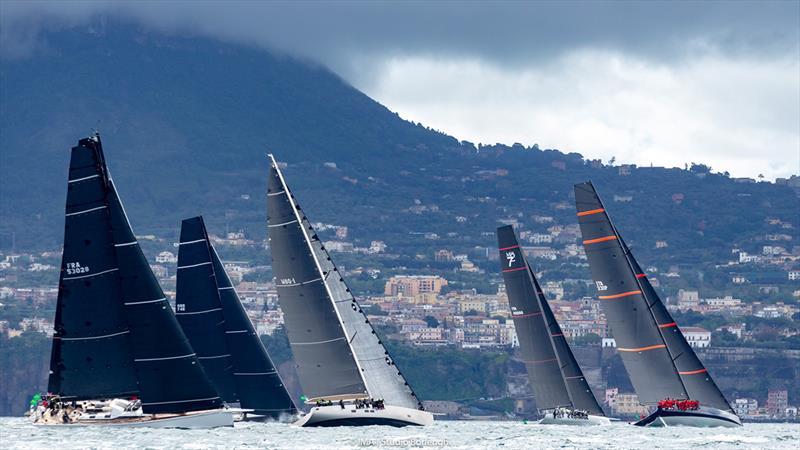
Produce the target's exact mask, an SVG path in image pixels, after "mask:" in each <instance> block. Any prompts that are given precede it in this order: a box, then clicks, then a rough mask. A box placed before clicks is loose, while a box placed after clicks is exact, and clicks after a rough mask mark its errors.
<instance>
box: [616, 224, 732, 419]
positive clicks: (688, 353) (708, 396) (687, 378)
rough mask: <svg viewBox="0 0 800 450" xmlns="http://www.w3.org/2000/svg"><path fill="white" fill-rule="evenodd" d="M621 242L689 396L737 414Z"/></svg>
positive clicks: (702, 403)
mask: <svg viewBox="0 0 800 450" xmlns="http://www.w3.org/2000/svg"><path fill="white" fill-rule="evenodd" d="M620 242H621V243H622V248H623V249H624V251H625V255H626V256H627V258H628V261H629V262H630V264H631V267H633V270H634V272H635V273H636V277H637V278H638V279H639V284H640V285H641V287H642V292H644V296H645V298H646V299H647V303H648V304H649V305H650V311H651V312H652V313H653V317H654V318H655V320H656V323H658V328H659V329H660V330H661V335H662V336H663V337H664V341H665V342H666V344H667V349H668V350H669V352H670V354H671V355H672V359H673V361H674V362H675V367H676V369H677V370H678V375H680V377H681V381H682V382H683V385H684V387H685V388H686V393H687V394H688V395H689V397H690V398H691V399H692V400H698V401H699V402H700V404H701V405H706V406H711V407H713V408H717V409H721V410H724V411H730V412H734V411H733V408H731V406H730V404H729V403H728V401H727V400H726V399H725V396H724V395H723V394H722V391H720V390H719V388H718V387H717V384H716V383H714V380H713V379H712V378H711V374H709V373H708V370H707V369H706V368H705V366H704V365H703V363H702V362H701V361H700V358H698V357H697V354H696V353H695V352H694V349H692V346H691V345H689V343H688V342H687V341H686V338H685V337H684V336H683V333H681V330H680V329H679V328H678V325H677V324H676V323H675V320H674V319H673V318H672V315H671V314H670V313H669V311H667V307H666V306H665V305H664V303H663V302H662V301H661V299H660V298H659V296H658V294H657V293H656V291H655V289H654V288H653V285H652V284H650V280H648V279H647V274H645V272H644V271H643V270H642V268H641V266H639V263H638V262H636V258H634V257H633V254H632V253H631V251H630V249H629V248H628V246H627V245H626V244H625V241H624V240H622V238H620Z"/></svg>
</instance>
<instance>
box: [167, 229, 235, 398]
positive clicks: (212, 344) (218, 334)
mask: <svg viewBox="0 0 800 450" xmlns="http://www.w3.org/2000/svg"><path fill="white" fill-rule="evenodd" d="M177 272H178V273H177V280H176V295H175V316H177V318H178V323H179V324H180V325H181V328H182V329H183V332H184V333H185V334H186V337H187V338H188V339H189V342H190V343H191V345H192V348H193V349H194V351H195V353H197V359H199V360H200V363H201V364H202V365H203V370H204V371H205V373H206V375H207V376H208V378H209V379H210V380H211V382H212V383H213V384H214V387H215V388H216V390H217V392H218V393H219V395H220V396H221V397H222V399H223V400H224V401H225V402H227V403H235V402H238V401H239V396H238V395H237V390H236V382H235V380H234V376H233V372H234V370H233V365H232V362H231V352H230V351H229V350H228V344H227V342H226V333H225V330H226V328H225V325H226V323H225V317H224V315H223V312H222V304H221V303H220V298H219V291H218V289H217V279H216V272H215V270H214V266H213V264H212V262H211V252H210V249H209V242H208V238H207V236H206V230H205V226H204V225H203V220H202V218H200V217H193V218H191V219H186V220H184V221H183V222H182V223H181V236H180V242H179V244H178V271H177Z"/></svg>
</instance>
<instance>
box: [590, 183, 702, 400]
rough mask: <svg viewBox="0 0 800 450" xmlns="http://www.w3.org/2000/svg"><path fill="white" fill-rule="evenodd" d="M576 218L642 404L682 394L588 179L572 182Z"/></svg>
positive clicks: (616, 237) (656, 326)
mask: <svg viewBox="0 0 800 450" xmlns="http://www.w3.org/2000/svg"><path fill="white" fill-rule="evenodd" d="M575 203H576V206H577V210H578V214H577V215H578V222H579V224H580V228H581V234H582V235H583V245H584V248H585V250H586V257H587V259H588V260H589V266H590V268H591V271H592V278H593V279H594V281H595V285H596V287H597V290H598V292H599V293H600V295H599V297H598V298H599V299H600V300H601V307H602V309H603V312H604V313H605V315H606V319H607V320H608V324H609V326H610V327H611V331H612V333H613V334H614V339H615V340H616V342H617V350H618V351H619V353H620V356H621V357H622V362H623V364H624V365H625V369H626V370H627V372H628V375H629V377H630V379H631V383H632V384H633V387H634V389H635V390H636V393H637V394H638V395H639V401H640V402H641V403H642V404H657V403H658V402H659V401H660V400H663V399H665V398H672V399H687V398H688V394H687V392H686V389H685V387H684V385H683V382H682V381H681V378H680V376H679V375H678V370H677V368H676V367H675V363H674V362H673V358H672V355H671V354H670V351H669V349H667V344H666V342H665V340H664V337H663V336H662V334H661V329H660V328H659V324H658V323H657V322H656V319H655V318H654V316H653V314H652V313H651V311H650V308H649V304H648V301H647V298H646V297H645V293H644V292H643V288H642V286H641V285H640V284H639V278H637V273H636V272H634V270H633V268H632V267H631V264H630V262H629V261H628V258H627V257H626V252H625V249H624V248H623V244H622V241H621V239H620V237H619V234H618V233H617V230H616V229H615V228H614V226H613V225H612V223H611V220H610V219H609V217H608V214H607V213H606V211H605V208H604V206H603V203H602V201H601V200H600V197H599V196H598V195H597V192H596V191H595V189H594V186H592V184H591V183H590V182H586V183H581V184H576V185H575Z"/></svg>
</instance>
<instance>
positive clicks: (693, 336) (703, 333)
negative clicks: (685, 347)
mask: <svg viewBox="0 0 800 450" xmlns="http://www.w3.org/2000/svg"><path fill="white" fill-rule="evenodd" d="M681 332H682V333H683V336H684V337H685V338H686V341H687V342H688V343H689V345H691V346H692V347H693V348H706V347H709V346H711V332H710V331H708V330H706V329H705V328H700V327H685V328H681Z"/></svg>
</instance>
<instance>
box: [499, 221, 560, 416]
mask: <svg viewBox="0 0 800 450" xmlns="http://www.w3.org/2000/svg"><path fill="white" fill-rule="evenodd" d="M497 241H498V245H499V249H500V264H501V270H502V273H503V281H504V282H505V285H506V294H507V295H508V303H509V306H511V318H512V319H513V320H514V328H515V329H516V331H517V336H518V337H519V347H520V353H521V355H522V358H523V362H524V363H525V367H526V368H527V370H528V376H529V377H530V382H531V388H532V389H533V394H534V397H535V398H536V407H537V408H538V409H540V410H546V409H553V408H558V407H571V406H573V405H572V400H571V398H570V395H569V393H568V392H567V387H566V384H565V383H564V378H563V375H562V373H561V367H560V364H559V360H558V357H557V355H556V353H555V350H554V349H553V345H552V342H551V340H550V330H549V329H548V327H547V324H546V323H545V321H544V318H543V317H542V309H541V308H540V305H539V301H538V295H537V293H536V289H535V287H534V281H533V278H532V277H531V272H530V271H529V270H528V265H527V263H526V261H525V255H524V254H523V253H522V249H521V248H520V246H519V242H518V241H517V237H516V235H515V233H514V229H513V228H512V227H511V226H510V225H506V226H502V227H499V228H498V229H497Z"/></svg>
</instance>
